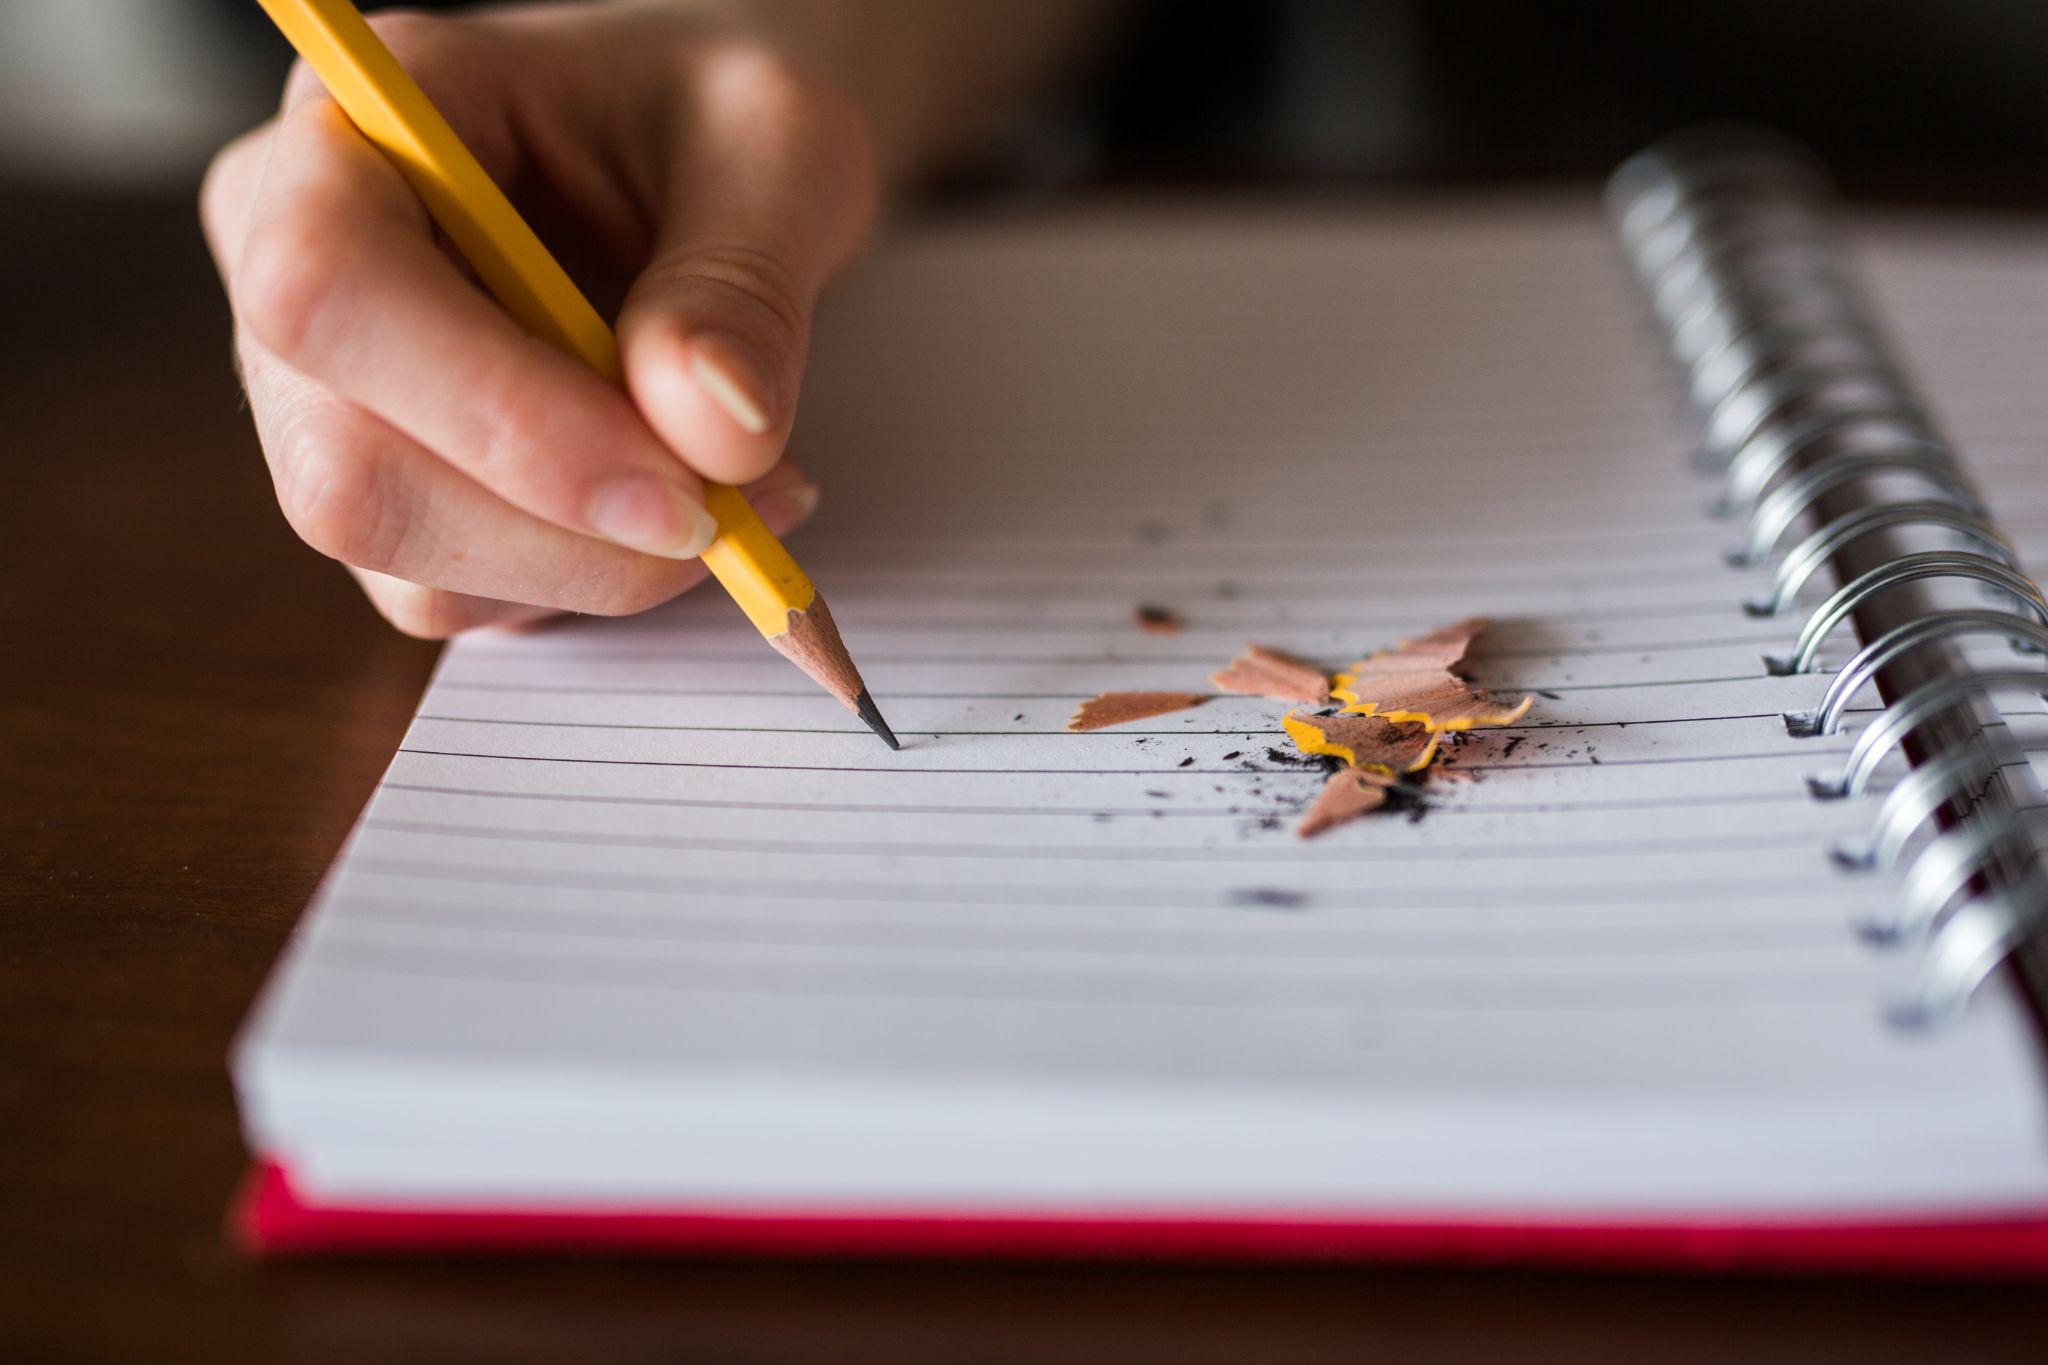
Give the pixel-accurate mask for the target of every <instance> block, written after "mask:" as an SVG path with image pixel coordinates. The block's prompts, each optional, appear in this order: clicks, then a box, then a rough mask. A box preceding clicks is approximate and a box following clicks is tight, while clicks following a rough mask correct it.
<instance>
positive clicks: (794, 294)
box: [652, 240, 810, 346]
mask: <svg viewBox="0 0 2048 1365" xmlns="http://www.w3.org/2000/svg"><path fill="white" fill-rule="evenodd" d="M652 273H654V274H655V276H656V279H655V281H654V282H655V283H656V284H659V285H667V286H681V287H688V286H692V285H695V286H699V287H703V286H709V287H710V288H711V289H713V290H715V291H716V292H718V293H721V294H725V295H727V296H728V297H729V301H730V302H734V303H737V304H739V305H741V306H742V307H744V308H746V309H748V310H750V311H753V312H755V313H758V314H760V315H762V318H763V320H764V321H766V322H768V323H770V324H771V325H772V327H773V329H774V335H775V336H776V338H777V339H778V340H780V341H782V342H783V343H785V344H786V345H790V346H794V345H797V344H800V343H801V341H802V340H803V337H804V333H805V328H806V319H807V318H808V316H809V313H810V300H809V291H807V290H806V289H805V288H804V287H803V284H802V282H801V281H799V280H798V279H797V276H796V272H795V271H793V270H791V269H790V267H789V265H788V264H787V263H786V262H785V261H784V260H783V258H782V255H781V254H780V253H779V252H777V251H775V250H773V249H771V248H769V247H766V246H762V245H760V244H758V243H753V242H743V241H737V240H733V241H713V242H701V243H698V244H696V245H695V246H693V247H692V249H691V250H690V252H689V254H688V255H686V256H683V257H681V258H679V259H677V260H676V261H674V262H672V263H670V264H668V265H666V266H661V267H656V269H655V271H654V272H652Z"/></svg>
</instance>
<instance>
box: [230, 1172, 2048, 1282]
mask: <svg viewBox="0 0 2048 1365" xmlns="http://www.w3.org/2000/svg"><path fill="white" fill-rule="evenodd" d="M230 1220H231V1224H232V1230H233V1232H234V1234H235V1236H236V1237H237V1239H238V1240H239V1241H240V1242H241V1243H242V1244H243V1245H244V1246H246V1247H248V1248H250V1249H251V1250H253V1251H256V1252H258V1253H260V1254H265V1255H304V1254H311V1253H321V1252H328V1253H343V1252H414V1253H416V1252H458V1251H459V1252H479V1251H487V1252H507V1253H534V1252H555V1253H561V1252H604V1253H613V1254H616V1253H649V1254H725V1255H745V1256H848V1255H858V1256H976V1257H991V1258H997V1257H1050V1258H1066V1257H1074V1258H1086V1257H1104V1258H1138V1259H1185V1260H1233V1259H1235V1260H1305V1261H1385V1262H1420V1261H1438V1262H1458V1263H1463V1264H1468V1265H1500V1266H1505V1265H1549V1266H1577V1267H1631V1268H1656V1269H1668V1270H1685V1271H1694V1272H1712V1271H1727V1270H1750V1271H1778V1272H1788V1271H1789V1272H1815V1273H1818V1272H1848V1271H1865V1272H1884V1273H1893V1274H1927V1275H1934V1274H1942V1275H1981V1276H2021V1275H2024V1276H2041V1275H2048V1210H2041V1211H2037V1212H2033V1213H2029V1214H2026V1215H2023V1216H2016V1217H2012V1218H2004V1219H1997V1218H1979V1219H1929V1220H1925V1221H1910V1220H1909V1221H1896V1222H1861V1223H1858V1222H1815V1221H1807V1222H1802V1221H1797V1220H1790V1219H1788V1220H1785V1221H1742V1222H1702V1221H1698V1220H1696V1219H1677V1218H1674V1219H1669V1220H1660V1219H1645V1220H1643V1221H1639V1222H1627V1223H1618V1222H1617V1223H1608V1222H1597V1221H1589V1222H1573V1223H1547V1224H1546V1223H1537V1222H1518V1221H1513V1220H1507V1219H1503V1220H1488V1219H1475V1218H1467V1217H1458V1218H1449V1217H1446V1218H1431V1217H1417V1218H1405V1219H1398V1220H1393V1219H1358V1218H1352V1217H1348V1216H1338V1217H1331V1218H1328V1219H1307V1218H1300V1217H1295V1216H1289V1217H1284V1218H1271V1219H1265V1218H1232V1219H1220V1218H1216V1217H1214V1216H1212V1215H1204V1214H1197V1215H1190V1216H1176V1215H1174V1214H1173V1213H1172V1212H1170V1211H1166V1210H1161V1211H1158V1212H1147V1213H1143V1214H1116V1215H1103V1214H1100V1213H1092V1212H1076V1213H1072V1214H1058V1213H1046V1214H1039V1215H1033V1216H1029V1217H1026V1216H1021V1215H1016V1214H1009V1213H1000V1214H992V1213H977V1212H975V1211H973V1210H971V1209H963V1210H960V1211H959V1212H957V1213H951V1214H947V1215H944V1216H932V1215H930V1214H924V1213H917V1214H902V1213H892V1212H891V1211H889V1210H887V1209H872V1210H865V1211H860V1212H848V1211H846V1210H843V1209H833V1210H831V1211H828V1212H819V1213H803V1212H799V1211H790V1210H776V1211H774V1212H764V1213H761V1214H743V1213H730V1212H719V1213H702V1212H692V1211H690V1210H689V1209H683V1208H677V1209H646V1210H641V1211H635V1212H631V1213H620V1212H617V1211H615V1210H591V1211H587V1212H579V1211H574V1210H562V1209H548V1210H520V1209H454V1208H451V1209H418V1208H376V1207H358V1206H346V1205H331V1204H327V1205H323V1204H316V1203H312V1202H310V1201H308V1200H306V1199H305V1198H303V1197H302V1196H301V1195H300V1194H299V1192H298V1191H297V1190H296V1189H295V1188H294V1187H293V1185H292V1181H291V1176H290V1174H289V1173H288V1172H287V1171H286V1170H285V1169H284V1168H283V1167H282V1166H279V1165H275V1164H261V1165H258V1166H257V1167H256V1168H255V1169H253V1170H252V1171H251V1172H250V1174H249V1177H248V1179H247V1181H246V1182H245V1184H244V1186H243V1188H242V1189H241V1191H240V1192H239V1193H238V1194H237V1196H236V1199H235V1205H234V1208H233V1210H232V1212H231V1218H230Z"/></svg>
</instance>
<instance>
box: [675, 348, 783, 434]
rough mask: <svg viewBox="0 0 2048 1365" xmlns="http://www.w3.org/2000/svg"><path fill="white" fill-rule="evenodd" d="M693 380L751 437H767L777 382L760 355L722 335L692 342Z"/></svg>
mask: <svg viewBox="0 0 2048 1365" xmlns="http://www.w3.org/2000/svg"><path fill="white" fill-rule="evenodd" d="M690 377H691V378H692V379H694V380H696V381H697V387H699V388H701V389H703V390H704V392H705V393H706V394H707V395H708V396H709V397H710V399H711V401H712V402H714V403H716V404H718V406H719V407H721V408H723V409H725V415H726V416H728V417H730V418H732V420H733V421H734V422H736V423H738V424H739V428H740V430H741V431H744V432H746V433H747V434H748V435H749V436H759V435H762V434H763V433H765V432H766V431H767V430H768V428H769V426H770V425H771V418H770V416H769V414H770V413H772V412H773V411H774V409H775V381H774V379H773V378H772V377H771V376H770V373H769V370H768V366H767V365H766V364H765V363H764V362H763V361H762V359H761V357H760V353H759V352H757V351H756V350H755V349H754V348H753V347H751V346H749V345H747V343H746V342H744V341H741V340H739V339H738V338H736V337H730V336H727V335H725V333H723V332H706V333H704V334H702V335H700V336H697V337H694V338H692V339H691V341H690Z"/></svg>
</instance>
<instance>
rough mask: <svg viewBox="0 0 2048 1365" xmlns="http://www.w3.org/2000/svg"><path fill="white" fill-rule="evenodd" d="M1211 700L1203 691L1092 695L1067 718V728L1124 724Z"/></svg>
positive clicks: (1085, 728)
mask: <svg viewBox="0 0 2048 1365" xmlns="http://www.w3.org/2000/svg"><path fill="white" fill-rule="evenodd" d="M1207 700H1209V698H1208V697H1206V696H1204V695H1202V694H1201V693H1199V692H1104V693H1102V694H1101V695H1100V696H1094V697H1090V698H1088V700H1086V701H1084V702H1082V703H1081V704H1080V705H1079V706H1077V707H1075V708H1074V714H1073V715H1072V716H1070V717H1068V718H1067V729H1069V730H1072V731H1074V732H1075V733H1077V734H1080V733H1085V732H1087V731H1089V730H1102V729H1106V728H1108V727H1109V726H1112V725H1124V724H1127V723H1128V722H1130V721H1134V720H1148V719H1150V718H1151V717H1153V716H1164V715H1169V714H1171V713H1173V712H1175V711H1186V710H1189V709H1191V708H1193V707H1196V706H1200V705H1201V704H1202V703H1203V702H1205V701H1207Z"/></svg>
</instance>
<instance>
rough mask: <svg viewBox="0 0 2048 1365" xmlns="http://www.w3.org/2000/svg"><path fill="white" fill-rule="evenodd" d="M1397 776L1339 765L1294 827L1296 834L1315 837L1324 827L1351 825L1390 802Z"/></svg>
mask: <svg viewBox="0 0 2048 1365" xmlns="http://www.w3.org/2000/svg"><path fill="white" fill-rule="evenodd" d="M1393 782H1394V779H1393V778H1392V777H1390V776H1388V775H1387V774H1385V773H1382V772H1376V771H1374V770H1372V769H1370V768H1340V769H1338V770H1337V771H1336V772H1334V773H1331V774H1330V776H1329V780H1328V781H1326V782H1324V783H1323V789H1322V790H1321V791H1320V792H1317V793H1316V799H1315V800H1314V801H1313V802H1311V803H1310V805H1309V808H1308V810H1307V811H1306V812H1305V813H1304V814H1303V815H1302V817H1301V823H1300V824H1299V825H1296V826H1295V827H1294V833H1295V835H1296V837H1298V838H1302V839H1312V838H1314V837H1315V836H1316V835H1318V834H1321V833H1322V832H1323V831H1324V830H1328V829H1335V828H1336V827H1337V826H1338V825H1343V824H1349V823H1350V822H1351V821H1353V820H1356V819H1357V818H1358V817H1359V816H1361V815H1366V814H1369V813H1371V812H1373V811H1376V810H1378V809H1379V808H1380V807H1381V806H1384V805H1386V804H1387V789H1388V788H1389V787H1391V786H1392V785H1393Z"/></svg>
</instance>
